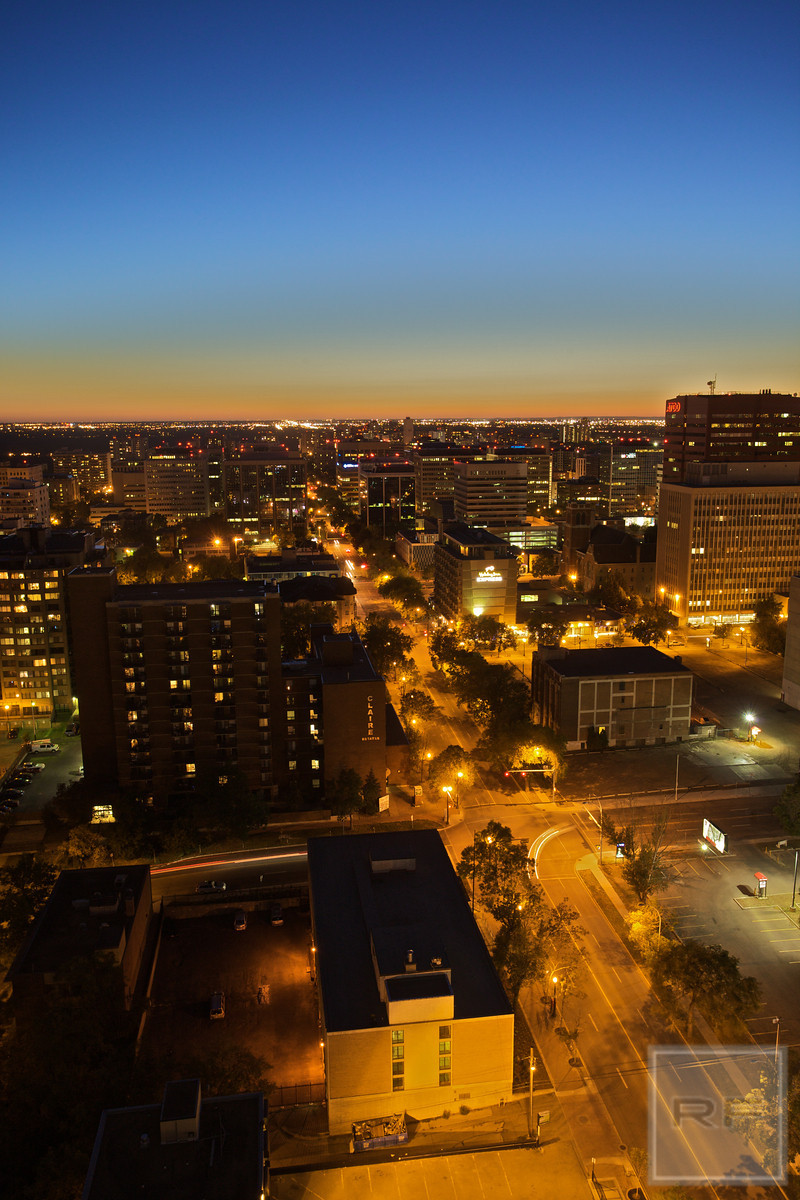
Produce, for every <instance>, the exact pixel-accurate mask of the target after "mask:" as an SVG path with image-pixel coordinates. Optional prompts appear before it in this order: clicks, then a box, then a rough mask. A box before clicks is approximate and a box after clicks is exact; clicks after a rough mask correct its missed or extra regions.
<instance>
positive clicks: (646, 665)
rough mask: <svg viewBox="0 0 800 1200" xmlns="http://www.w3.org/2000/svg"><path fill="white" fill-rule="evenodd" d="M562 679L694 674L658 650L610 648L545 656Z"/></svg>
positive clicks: (630, 647) (649, 648)
mask: <svg viewBox="0 0 800 1200" xmlns="http://www.w3.org/2000/svg"><path fill="white" fill-rule="evenodd" d="M541 657H542V658H544V659H545V661H546V662H547V665H548V666H549V667H552V669H553V670H554V671H555V672H557V674H559V675H569V676H575V675H580V676H584V675H677V674H678V673H679V672H685V673H690V672H689V668H688V667H685V666H684V665H683V663H682V662H681V660H680V655H676V656H675V657H674V658H673V657H671V656H670V655H669V654H662V652H661V651H660V650H656V649H655V647H654V646H620V647H619V649H617V648H614V647H611V646H609V647H608V648H605V647H604V648H603V649H601V650H566V651H561V653H560V654H558V655H553V656H550V655H541Z"/></svg>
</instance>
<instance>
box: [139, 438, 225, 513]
mask: <svg viewBox="0 0 800 1200" xmlns="http://www.w3.org/2000/svg"><path fill="white" fill-rule="evenodd" d="M144 486H145V507H146V511H147V512H148V514H149V515H150V516H156V515H158V516H162V517H164V518H166V520H167V521H168V522H169V523H170V524H174V523H176V522H178V521H184V520H186V519H187V518H191V517H207V516H208V515H209V513H210V511H211V509H210V503H209V492H208V462H207V461H206V458H205V456H204V455H203V454H202V452H200V451H197V452H194V451H191V450H161V451H158V452H157V453H153V454H151V455H150V457H149V458H147V459H145V463H144Z"/></svg>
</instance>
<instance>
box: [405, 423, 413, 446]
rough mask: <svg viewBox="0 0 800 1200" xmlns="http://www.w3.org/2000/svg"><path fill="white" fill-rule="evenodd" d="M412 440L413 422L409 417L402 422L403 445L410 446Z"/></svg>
mask: <svg viewBox="0 0 800 1200" xmlns="http://www.w3.org/2000/svg"><path fill="white" fill-rule="evenodd" d="M413 440H414V422H413V420H412V418H411V417H406V418H405V420H404V421H403V445H404V446H410V445H411V443H412V442H413Z"/></svg>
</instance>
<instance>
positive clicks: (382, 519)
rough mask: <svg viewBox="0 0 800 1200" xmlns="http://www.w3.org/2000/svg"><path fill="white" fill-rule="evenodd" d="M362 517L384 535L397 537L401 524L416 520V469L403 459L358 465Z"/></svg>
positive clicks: (364, 461) (367, 461) (365, 462)
mask: <svg viewBox="0 0 800 1200" xmlns="http://www.w3.org/2000/svg"><path fill="white" fill-rule="evenodd" d="M358 493H359V500H360V505H361V520H362V521H363V522H364V523H365V524H366V525H368V526H369V527H370V528H371V529H377V530H378V531H379V532H380V534H381V536H382V537H384V538H385V537H388V536H393V535H394V534H395V532H396V531H397V528H398V527H399V526H400V525H413V523H414V468H413V466H412V464H411V463H410V462H407V461H405V460H403V459H395V460H389V461H386V462H379V461H377V460H372V459H368V460H364V459H362V460H361V462H360V463H359V464H358Z"/></svg>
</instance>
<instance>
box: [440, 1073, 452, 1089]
mask: <svg viewBox="0 0 800 1200" xmlns="http://www.w3.org/2000/svg"><path fill="white" fill-rule="evenodd" d="M449 1086H450V1072H449V1071H440V1072H439V1087H449Z"/></svg>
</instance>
